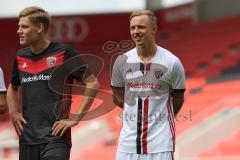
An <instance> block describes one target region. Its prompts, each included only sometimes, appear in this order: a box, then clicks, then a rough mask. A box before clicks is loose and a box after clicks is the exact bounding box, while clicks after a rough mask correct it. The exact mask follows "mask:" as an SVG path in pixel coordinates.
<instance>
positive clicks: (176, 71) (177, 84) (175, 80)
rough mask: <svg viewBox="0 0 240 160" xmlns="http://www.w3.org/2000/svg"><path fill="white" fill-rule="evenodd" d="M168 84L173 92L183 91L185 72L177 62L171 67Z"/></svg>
mask: <svg viewBox="0 0 240 160" xmlns="http://www.w3.org/2000/svg"><path fill="white" fill-rule="evenodd" d="M170 84H171V87H172V89H173V90H185V87H186V86H185V72H184V68H183V65H182V63H181V62H180V61H179V60H177V61H176V62H175V63H174V65H173V68H172V75H171V80H170Z"/></svg>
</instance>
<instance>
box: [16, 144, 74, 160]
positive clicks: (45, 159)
mask: <svg viewBox="0 0 240 160" xmlns="http://www.w3.org/2000/svg"><path fill="white" fill-rule="evenodd" d="M70 150H71V146H70V145H69V144H67V143H66V142H65V141H63V140H61V141H60V140H56V141H50V142H48V143H43V144H38V145H23V144H20V145H19V160H69V157H70Z"/></svg>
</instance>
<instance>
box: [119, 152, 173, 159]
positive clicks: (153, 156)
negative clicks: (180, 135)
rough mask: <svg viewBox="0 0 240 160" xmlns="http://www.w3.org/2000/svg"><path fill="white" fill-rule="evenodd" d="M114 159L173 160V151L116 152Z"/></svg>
mask: <svg viewBox="0 0 240 160" xmlns="http://www.w3.org/2000/svg"><path fill="white" fill-rule="evenodd" d="M116 160H173V153H172V152H160V153H153V154H135V153H123V152H117V155H116Z"/></svg>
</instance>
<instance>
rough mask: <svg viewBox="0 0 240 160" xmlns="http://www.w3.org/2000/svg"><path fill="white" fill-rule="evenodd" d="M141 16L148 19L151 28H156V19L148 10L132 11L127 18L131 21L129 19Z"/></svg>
mask: <svg viewBox="0 0 240 160" xmlns="http://www.w3.org/2000/svg"><path fill="white" fill-rule="evenodd" d="M142 15H147V16H148V18H149V22H150V25H151V26H152V27H154V26H156V25H157V17H156V16H155V15H154V13H153V12H152V11H150V10H138V11H134V12H133V13H132V14H131V15H130V17H129V20H130V21H131V19H132V18H133V17H136V16H142Z"/></svg>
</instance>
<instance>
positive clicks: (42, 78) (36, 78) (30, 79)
mask: <svg viewBox="0 0 240 160" xmlns="http://www.w3.org/2000/svg"><path fill="white" fill-rule="evenodd" d="M51 77H52V76H51V75H47V76H45V75H43V74H40V75H34V76H32V77H30V76H29V77H27V78H25V77H22V83H29V82H36V81H48V80H51Z"/></svg>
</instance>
